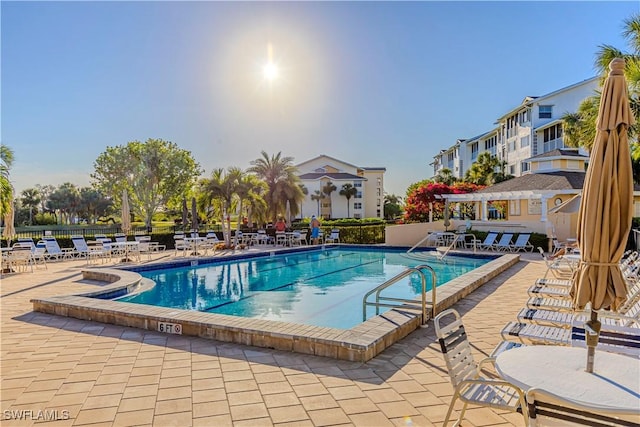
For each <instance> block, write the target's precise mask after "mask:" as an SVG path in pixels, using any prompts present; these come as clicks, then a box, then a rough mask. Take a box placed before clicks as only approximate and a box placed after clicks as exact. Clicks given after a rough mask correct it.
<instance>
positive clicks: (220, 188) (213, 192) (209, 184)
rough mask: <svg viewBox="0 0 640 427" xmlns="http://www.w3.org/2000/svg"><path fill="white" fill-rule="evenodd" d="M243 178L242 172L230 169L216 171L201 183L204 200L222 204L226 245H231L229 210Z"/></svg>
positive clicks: (223, 231)
mask: <svg viewBox="0 0 640 427" xmlns="http://www.w3.org/2000/svg"><path fill="white" fill-rule="evenodd" d="M241 177H242V170H241V169H240V168H237V167H230V168H228V169H227V171H226V172H225V170H224V169H222V168H219V169H214V170H213V171H212V172H211V178H209V179H203V180H201V181H200V189H201V191H202V193H203V198H204V199H205V200H206V201H209V203H214V201H216V200H217V201H218V203H219V204H220V207H221V209H220V212H221V214H222V222H221V224H222V235H223V237H224V241H225V244H226V245H227V246H230V245H231V218H230V216H229V210H230V209H231V205H232V202H233V196H234V195H235V194H236V191H237V188H238V185H239V184H238V183H239V181H240V180H241Z"/></svg>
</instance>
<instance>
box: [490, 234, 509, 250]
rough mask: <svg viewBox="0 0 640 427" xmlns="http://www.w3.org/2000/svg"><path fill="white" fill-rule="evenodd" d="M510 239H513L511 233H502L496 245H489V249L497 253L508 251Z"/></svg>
mask: <svg viewBox="0 0 640 427" xmlns="http://www.w3.org/2000/svg"><path fill="white" fill-rule="evenodd" d="M511 239H513V233H503V234H502V236H500V240H498V243H495V244H493V245H491V249H493V250H494V251H498V252H503V251H504V252H507V251H510V250H511V246H512V245H511Z"/></svg>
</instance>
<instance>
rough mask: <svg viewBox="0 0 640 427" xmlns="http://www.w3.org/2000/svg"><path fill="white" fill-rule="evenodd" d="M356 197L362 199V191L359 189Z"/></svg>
mask: <svg viewBox="0 0 640 427" xmlns="http://www.w3.org/2000/svg"><path fill="white" fill-rule="evenodd" d="M354 199H362V191H358V192H357V193H356V196H355V197H354Z"/></svg>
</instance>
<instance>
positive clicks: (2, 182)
mask: <svg viewBox="0 0 640 427" xmlns="http://www.w3.org/2000/svg"><path fill="white" fill-rule="evenodd" d="M12 165H13V150H12V149H11V148H9V147H8V146H6V145H4V144H0V216H4V214H5V213H7V212H8V211H9V209H11V201H12V200H13V185H11V181H10V180H9V170H11V166H12Z"/></svg>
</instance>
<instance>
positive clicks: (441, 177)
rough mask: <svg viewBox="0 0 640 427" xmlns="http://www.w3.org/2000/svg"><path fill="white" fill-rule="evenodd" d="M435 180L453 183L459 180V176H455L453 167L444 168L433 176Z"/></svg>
mask: <svg viewBox="0 0 640 427" xmlns="http://www.w3.org/2000/svg"><path fill="white" fill-rule="evenodd" d="M433 180H434V181H435V182H441V183H443V184H447V185H451V184H453V183H454V182H456V181H457V178H456V177H455V176H453V171H452V170H451V169H449V168H443V169H440V170H439V171H438V174H437V175H436V176H434V177H433Z"/></svg>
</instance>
